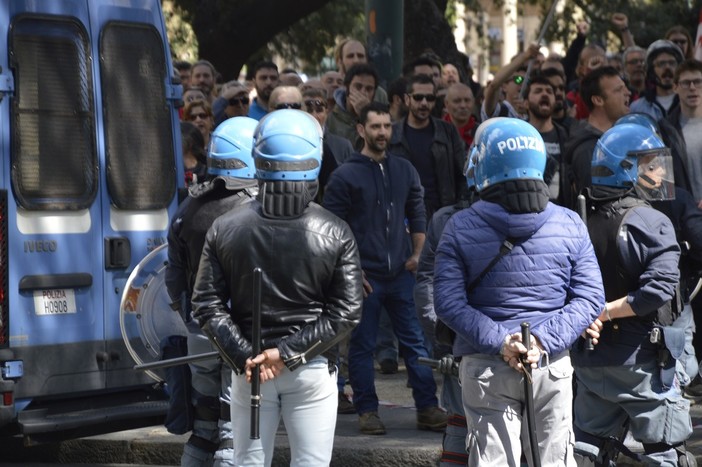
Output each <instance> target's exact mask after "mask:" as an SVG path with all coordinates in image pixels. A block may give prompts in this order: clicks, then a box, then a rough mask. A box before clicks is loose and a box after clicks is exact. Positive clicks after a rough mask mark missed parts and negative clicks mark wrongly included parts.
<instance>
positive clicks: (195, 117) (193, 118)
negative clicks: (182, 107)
mask: <svg viewBox="0 0 702 467" xmlns="http://www.w3.org/2000/svg"><path fill="white" fill-rule="evenodd" d="M207 117H209V115H207V114H206V113H205V112H202V113H199V114H190V118H191V119H192V120H197V119H198V118H199V119H200V120H205V119H206V118H207Z"/></svg>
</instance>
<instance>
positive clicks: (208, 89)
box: [189, 60, 217, 105]
mask: <svg viewBox="0 0 702 467" xmlns="http://www.w3.org/2000/svg"><path fill="white" fill-rule="evenodd" d="M216 74H217V73H216V72H215V67H214V65H212V64H211V63H210V62H208V61H207V60H198V61H197V62H195V64H194V65H193V67H192V68H191V71H190V85H189V87H196V88H200V89H201V90H202V92H203V93H205V97H206V98H207V102H208V103H209V104H210V105H211V104H212V101H213V100H214V98H215V75H216Z"/></svg>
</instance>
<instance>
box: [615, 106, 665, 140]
mask: <svg viewBox="0 0 702 467" xmlns="http://www.w3.org/2000/svg"><path fill="white" fill-rule="evenodd" d="M622 123H633V124H634V125H641V126H644V127H646V128H648V129H649V130H651V131H652V132H653V133H655V134H656V135H657V136H658V137H659V138H660V136H661V130H660V128H659V127H658V123H657V122H656V120H655V119H654V118H653V117H651V116H650V115H649V114H647V113H643V112H631V113H628V114H626V115H623V116H621V117H619V119H618V120H617V121H616V122H614V125H621V124H622Z"/></svg>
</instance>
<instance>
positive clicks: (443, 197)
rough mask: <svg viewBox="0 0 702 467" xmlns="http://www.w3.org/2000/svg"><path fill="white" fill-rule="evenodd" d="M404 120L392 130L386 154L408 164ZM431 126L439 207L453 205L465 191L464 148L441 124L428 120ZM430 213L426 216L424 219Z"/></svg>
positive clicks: (448, 126) (447, 125)
mask: <svg viewBox="0 0 702 467" xmlns="http://www.w3.org/2000/svg"><path fill="white" fill-rule="evenodd" d="M406 121H407V119H406V118H403V119H402V120H400V121H398V122H396V123H395V124H393V126H392V139H391V140H390V145H389V146H388V152H389V153H392V154H395V155H398V156H401V157H403V158H405V159H408V160H411V157H410V153H411V151H412V148H410V147H409V143H408V142H407V137H406V136H405V122H406ZM432 123H433V124H434V142H433V144H432V145H431V158H432V165H433V166H434V176H435V177H436V184H437V190H438V192H439V204H440V207H444V206H450V205H453V204H456V203H457V202H458V200H460V199H461V198H463V197H464V196H465V195H466V192H467V191H468V189H467V187H466V178H465V177H464V176H463V165H464V163H465V160H466V146H465V143H464V142H463V140H462V139H461V137H460V135H459V134H458V130H456V128H455V127H454V126H453V125H452V124H450V123H448V122H444V121H443V120H439V119H438V118H434V117H432ZM431 214H433V212H431V213H430V212H427V219H429V218H430V217H431Z"/></svg>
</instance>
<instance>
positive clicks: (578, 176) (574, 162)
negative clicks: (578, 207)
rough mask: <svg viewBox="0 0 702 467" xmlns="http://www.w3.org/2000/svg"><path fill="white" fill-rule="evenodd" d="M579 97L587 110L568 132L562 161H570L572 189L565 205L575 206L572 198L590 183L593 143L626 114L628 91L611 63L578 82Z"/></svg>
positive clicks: (629, 95) (627, 110) (629, 94)
mask: <svg viewBox="0 0 702 467" xmlns="http://www.w3.org/2000/svg"><path fill="white" fill-rule="evenodd" d="M580 94H581V96H582V100H583V102H584V103H585V105H586V106H587V108H588V110H589V115H588V117H587V120H586V121H585V122H584V123H583V124H582V125H578V126H577V127H576V128H574V129H573V131H572V132H571V134H570V138H569V139H568V144H567V145H566V149H565V161H566V163H568V164H570V167H571V172H572V177H573V191H572V193H571V197H570V198H571V199H570V202H569V203H568V204H567V205H566V206H567V207H569V208H571V209H573V208H575V200H576V198H577V196H578V195H579V194H580V193H581V192H582V189H583V188H585V187H589V186H590V185H591V184H592V182H591V177H590V167H591V165H592V153H593V151H594V149H595V144H596V143H597V140H598V139H599V137H600V136H602V134H603V133H604V132H605V131H607V130H609V129H610V128H612V126H614V122H616V121H617V120H618V119H619V117H621V116H622V115H626V114H628V113H629V98H630V97H631V92H630V91H629V88H627V87H626V83H625V82H624V80H622V78H621V77H620V76H619V72H618V71H617V70H615V69H614V68H612V67H611V66H605V67H601V68H597V69H595V70H593V71H592V72H590V73H589V74H588V75H586V76H585V78H583V81H582V83H581V84H580Z"/></svg>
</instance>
